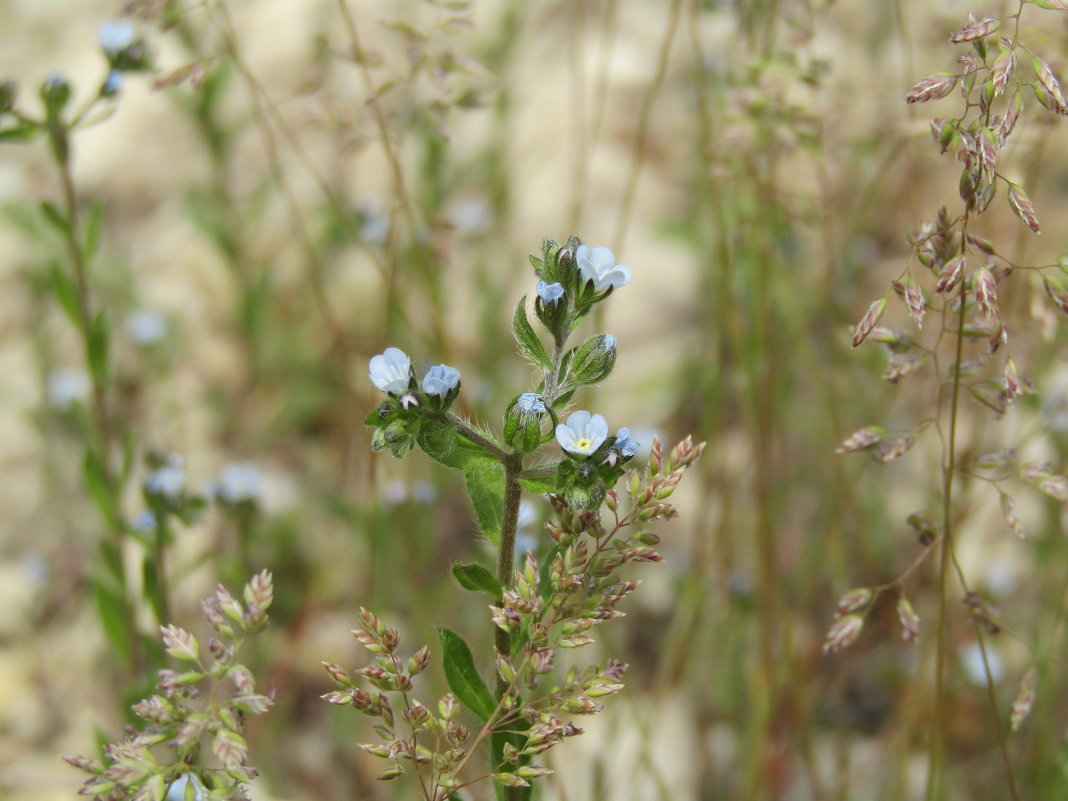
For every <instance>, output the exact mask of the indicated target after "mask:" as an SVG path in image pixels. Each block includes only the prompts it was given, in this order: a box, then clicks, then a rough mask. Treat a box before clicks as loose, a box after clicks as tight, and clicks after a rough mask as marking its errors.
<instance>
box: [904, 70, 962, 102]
mask: <svg viewBox="0 0 1068 801" xmlns="http://www.w3.org/2000/svg"><path fill="white" fill-rule="evenodd" d="M956 85H957V76H956V75H953V74H952V73H948V72H936V73H932V74H931V75H925V76H924V77H923V78H920V80H919V81H917V83H916V85H915V86H913V87H912V88H911V89H909V91H908V94H906V95H905V102H906V103H926V102H927V101H928V100H938V99H940V98H943V97H945V96H946V95H948V94H949V93H950V92H952V91H953V87H954V86H956Z"/></svg>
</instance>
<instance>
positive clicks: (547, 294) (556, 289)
mask: <svg viewBox="0 0 1068 801" xmlns="http://www.w3.org/2000/svg"><path fill="white" fill-rule="evenodd" d="M534 289H536V290H537V292H538V297H539V298H541V302H542V303H545V304H549V303H555V302H556V301H558V300H560V298H562V297H563V296H564V285H563V284H561V283H560V282H557V283H555V284H547V283H545V282H544V281H538V284H537V286H535V287H534Z"/></svg>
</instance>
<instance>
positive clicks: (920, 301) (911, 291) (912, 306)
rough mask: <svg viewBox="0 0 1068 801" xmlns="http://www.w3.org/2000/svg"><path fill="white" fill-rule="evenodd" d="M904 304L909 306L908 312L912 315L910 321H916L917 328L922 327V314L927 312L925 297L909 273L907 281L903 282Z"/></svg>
mask: <svg viewBox="0 0 1068 801" xmlns="http://www.w3.org/2000/svg"><path fill="white" fill-rule="evenodd" d="M905 305H907V306H908V307H909V314H911V315H912V321H913V322H914V323H916V327H917V328H923V316H924V314H926V312H927V299H926V298H925V297H924V296H923V290H922V289H920V286H919V284H917V283H916V279H914V278H913V277H912V275H911V273H910V274H909V277H908V281H907V282H906V283H905Z"/></svg>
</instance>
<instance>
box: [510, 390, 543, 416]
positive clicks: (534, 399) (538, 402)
mask: <svg viewBox="0 0 1068 801" xmlns="http://www.w3.org/2000/svg"><path fill="white" fill-rule="evenodd" d="M515 405H516V406H518V407H519V408H520V409H521V410H523V411H524V412H527V413H528V414H544V413H545V401H543V400H542V399H541V395H539V394H538V393H537V392H524V393H523V394H522V395H520V396H519V397H518V398H517V399H516V402H515Z"/></svg>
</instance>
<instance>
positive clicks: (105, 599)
mask: <svg viewBox="0 0 1068 801" xmlns="http://www.w3.org/2000/svg"><path fill="white" fill-rule="evenodd" d="M89 581H90V584H91V585H92V589H93V600H94V601H95V602H96V611H97V614H98V615H99V616H100V624H101V626H103V628H104V635H105V636H106V637H107V639H108V642H109V643H111V646H112V647H113V648H114V649H115V651H116V652H117V654H118V656H119V658H120V659H121V660H122V662H124V663H125V664H127V665H128V664H130V663H131V662H132V657H133V650H132V643H131V642H130V635H129V629H128V628H127V626H126V608H125V604H124V603H123V599H122V596H121V595H119V594H118V593H116V592H115V591H114V590H112V589H111V588H110V587H109V586H108V585H106V584H105V583H104V582H103V581H102V580H101V579H100V577H99V576H95V575H94V576H90V579H89Z"/></svg>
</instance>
